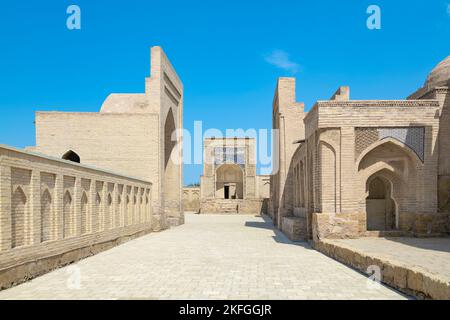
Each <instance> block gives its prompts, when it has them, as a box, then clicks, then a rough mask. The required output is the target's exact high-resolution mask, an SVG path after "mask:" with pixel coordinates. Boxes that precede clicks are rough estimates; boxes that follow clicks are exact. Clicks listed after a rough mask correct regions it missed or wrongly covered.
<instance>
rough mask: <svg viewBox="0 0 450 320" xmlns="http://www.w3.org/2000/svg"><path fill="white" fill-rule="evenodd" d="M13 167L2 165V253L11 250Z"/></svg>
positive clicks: (0, 229)
mask: <svg viewBox="0 0 450 320" xmlns="http://www.w3.org/2000/svg"><path fill="white" fill-rule="evenodd" d="M11 211H12V210H11V167H9V166H6V165H0V251H6V250H9V249H11Z"/></svg>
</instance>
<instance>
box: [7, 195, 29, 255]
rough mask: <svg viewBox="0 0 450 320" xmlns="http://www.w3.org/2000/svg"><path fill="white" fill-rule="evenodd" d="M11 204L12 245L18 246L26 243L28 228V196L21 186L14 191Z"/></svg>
mask: <svg viewBox="0 0 450 320" xmlns="http://www.w3.org/2000/svg"><path fill="white" fill-rule="evenodd" d="M11 206H12V212H11V213H12V214H11V246H12V248H16V247H20V246H23V245H25V230H26V228H25V223H26V214H27V212H26V209H27V197H26V195H25V192H24V191H23V189H22V188H21V187H20V186H19V187H17V188H16V190H15V191H14V192H13V195H12V203H11Z"/></svg>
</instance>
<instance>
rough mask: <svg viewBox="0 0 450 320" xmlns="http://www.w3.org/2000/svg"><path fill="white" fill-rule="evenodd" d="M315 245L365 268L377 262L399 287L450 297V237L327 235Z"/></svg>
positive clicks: (389, 281) (424, 294)
mask: <svg viewBox="0 0 450 320" xmlns="http://www.w3.org/2000/svg"><path fill="white" fill-rule="evenodd" d="M316 248H317V249H318V250H319V251H321V252H324V253H325V254H327V255H329V256H331V257H333V258H335V259H337V260H338V261H341V262H343V263H346V264H348V265H350V266H352V267H354V268H356V269H358V270H361V271H364V272H365V271H366V269H367V267H368V265H371V264H372V265H378V266H379V267H381V271H382V273H381V276H382V278H383V277H384V279H383V281H384V282H386V283H388V284H389V285H392V286H394V287H396V288H398V289H399V290H402V291H405V292H408V293H412V294H415V295H417V296H418V297H429V298H434V299H450V263H449V262H450V238H408V237H392V238H360V239H333V240H331V239H327V240H323V241H321V243H317V244H316Z"/></svg>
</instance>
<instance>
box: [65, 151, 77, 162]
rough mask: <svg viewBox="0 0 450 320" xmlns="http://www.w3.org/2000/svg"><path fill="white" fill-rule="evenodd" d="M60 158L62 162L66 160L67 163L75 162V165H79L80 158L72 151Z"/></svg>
mask: <svg viewBox="0 0 450 320" xmlns="http://www.w3.org/2000/svg"><path fill="white" fill-rule="evenodd" d="M62 158H63V159H64V160H68V161H72V162H76V163H81V158H80V156H79V155H78V154H77V153H76V152H75V151H73V150H69V151H67V152H66V153H64V155H63V156H62Z"/></svg>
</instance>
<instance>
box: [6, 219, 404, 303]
mask: <svg viewBox="0 0 450 320" xmlns="http://www.w3.org/2000/svg"><path fill="white" fill-rule="evenodd" d="M407 298H408V297H407V296H405V295H402V294H400V293H399V292H398V291H395V290H393V289H391V288H389V287H386V286H384V285H380V286H376V287H375V288H374V286H373V285H371V282H370V281H369V282H368V280H367V277H366V276H364V275H363V274H361V273H359V272H357V271H355V270H353V269H351V268H349V267H347V266H345V265H343V264H341V263H339V262H337V261H335V260H333V259H331V258H328V257H326V256H325V255H323V254H321V253H320V252H317V251H315V250H313V249H312V248H311V247H310V246H309V244H307V243H298V242H296V243H294V242H291V241H289V240H288V239H287V238H286V237H285V236H284V235H282V234H281V233H280V232H278V231H275V230H274V229H273V227H272V225H271V223H270V222H269V221H264V220H263V219H262V218H261V217H257V216H252V215H236V216H230V215H217V214H215V215H195V214H187V215H186V224H185V225H182V226H179V227H176V228H173V229H170V230H167V231H164V232H160V233H152V234H149V235H146V236H143V237H141V238H138V239H135V240H132V241H130V242H127V243H125V244H122V245H120V246H118V247H115V248H112V249H110V250H108V251H105V252H102V253H99V254H97V255H95V256H92V257H89V258H86V259H84V260H82V261H79V262H78V263H75V264H72V265H70V266H67V267H64V268H61V269H58V270H55V271H53V272H50V273H48V274H46V275H43V276H41V277H38V278H36V279H33V280H31V281H29V282H27V283H24V284H21V285H19V286H17V287H14V288H11V289H7V290H4V291H1V292H0V299H345V300H348V299H407Z"/></svg>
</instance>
